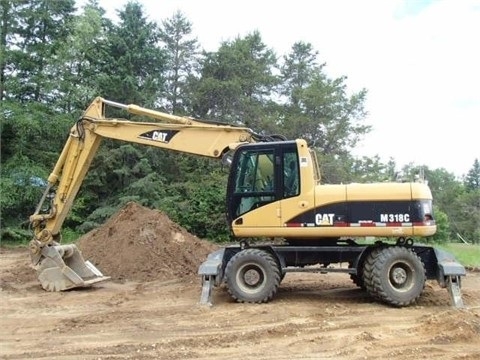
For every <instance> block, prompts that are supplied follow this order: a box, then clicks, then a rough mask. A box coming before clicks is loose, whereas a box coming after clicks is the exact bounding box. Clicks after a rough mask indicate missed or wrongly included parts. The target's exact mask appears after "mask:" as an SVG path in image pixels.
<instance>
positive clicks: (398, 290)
mask: <svg viewBox="0 0 480 360" xmlns="http://www.w3.org/2000/svg"><path fill="white" fill-rule="evenodd" d="M363 280H364V283H365V287H366V290H367V292H368V293H369V294H370V295H372V296H373V297H374V298H376V299H378V300H380V301H383V302H385V303H387V304H390V305H394V306H399V307H401V306H408V305H411V304H413V303H414V302H416V301H417V299H418V298H419V297H420V295H421V294H422V292H423V289H424V287H425V281H426V275H425V267H424V266H423V263H422V260H421V259H420V258H419V257H418V256H417V254H416V253H415V252H413V251H412V250H410V249H407V248H405V247H401V246H392V247H383V248H377V249H374V250H373V251H372V252H371V253H370V255H368V257H367V259H366V261H365V266H364V270H363Z"/></svg>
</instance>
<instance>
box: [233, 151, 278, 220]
mask: <svg viewBox="0 0 480 360" xmlns="http://www.w3.org/2000/svg"><path fill="white" fill-rule="evenodd" d="M276 148H277V147H276V146H275V145H274V144H272V145H269V144H259V145H245V146H242V147H241V148H239V149H238V150H237V152H236V154H235V157H234V160H233V163H232V168H231V172H230V177H229V183H228V187H227V218H228V220H229V223H230V224H231V223H232V221H235V225H240V226H241V227H245V228H252V227H255V228H260V227H272V226H279V225H280V217H279V215H280V208H279V206H280V203H279V202H278V201H277V200H279V199H280V194H279V190H278V189H279V188H280V182H279V178H278V170H277V167H278V166H277V165H276V164H277V163H278V156H276V152H277V150H276Z"/></svg>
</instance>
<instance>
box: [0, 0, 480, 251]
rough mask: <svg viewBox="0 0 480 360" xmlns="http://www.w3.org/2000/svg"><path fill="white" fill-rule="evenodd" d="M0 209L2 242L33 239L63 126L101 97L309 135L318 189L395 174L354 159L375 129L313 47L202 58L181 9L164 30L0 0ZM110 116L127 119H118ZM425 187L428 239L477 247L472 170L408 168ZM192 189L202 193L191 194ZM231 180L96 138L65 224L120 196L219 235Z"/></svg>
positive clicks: (86, 220) (136, 20)
mask: <svg viewBox="0 0 480 360" xmlns="http://www.w3.org/2000/svg"><path fill="white" fill-rule="evenodd" d="M0 6H1V7H0V17H1V37H0V42H1V44H0V45H1V56H0V96H1V103H2V106H1V112H0V117H1V118H0V132H1V149H0V150H1V169H0V175H1V178H0V191H1V197H0V209H1V215H0V220H1V236H2V239H8V240H14V241H17V240H18V241H23V240H25V239H28V238H29V236H30V235H29V232H28V228H27V224H28V216H29V215H30V214H32V213H33V211H34V209H35V206H36V203H37V202H38V200H39V199H40V196H41V193H42V192H43V186H44V184H45V180H44V179H46V178H47V177H48V174H49V172H50V171H51V169H52V168H53V166H54V164H55V162H56V160H57V157H58V155H59V153H60V151H61V149H62V147H63V145H64V141H65V140H66V137H67V135H68V132H69V129H70V127H71V126H72V124H73V123H74V122H75V120H76V119H78V117H79V116H80V115H81V114H82V112H83V111H84V110H85V109H86V107H87V106H88V104H89V103H90V102H91V101H92V100H93V99H94V98H95V97H96V96H102V97H104V98H106V99H109V100H113V101H117V102H121V103H125V104H137V105H141V106H143V107H147V108H153V109H158V110H160V111H164V112H169V113H173V114H176V115H187V116H192V117H195V118H199V119H204V120H216V121H222V122H227V123H231V124H244V125H246V126H248V127H250V128H252V129H253V130H255V131H256V132H260V133H264V134H282V135H284V136H286V137H287V138H290V139H295V138H304V139H306V140H307V141H308V143H309V144H310V146H312V147H313V148H314V149H315V151H316V152H317V154H318V157H319V160H320V164H321V172H322V181H323V182H324V183H340V182H341V183H348V182H369V181H388V180H393V179H394V178H395V176H396V175H397V173H398V169H397V166H396V163H395V160H394V159H390V160H389V161H388V162H386V163H385V162H382V161H381V160H380V157H379V156H375V157H372V158H368V157H363V158H358V157H354V156H352V154H351V150H352V149H353V148H354V147H355V146H356V144H357V143H358V142H359V141H360V140H363V139H364V138H365V137H366V136H367V135H368V133H369V131H370V130H371V127H370V126H369V125H368V124H367V123H366V117H367V110H366V108H365V102H366V98H367V95H368V92H367V90H366V89H361V90H359V91H356V92H351V91H349V90H348V89H347V84H346V79H347V78H346V76H341V77H338V78H332V77H330V76H328V75H327V73H326V64H325V63H324V62H322V60H321V57H320V55H319V52H318V51H317V50H315V49H314V48H313V46H312V45H311V44H310V43H306V42H304V41H302V40H301V39H299V41H297V42H295V43H294V44H292V46H291V48H290V51H289V52H288V53H287V54H277V53H276V52H275V51H274V50H273V49H272V48H270V47H269V46H268V45H267V44H265V43H264V41H263V39H262V36H261V34H260V33H259V32H258V31H252V32H251V33H249V34H248V35H246V36H244V37H240V36H239V37H236V38H234V39H230V40H226V41H223V42H222V43H220V44H219V47H218V49H217V50H216V51H205V50H203V49H202V47H201V44H200V43H199V42H198V40H197V39H196V37H195V34H194V33H193V32H192V23H191V22H190V21H189V20H188V19H187V18H186V17H185V15H184V14H183V13H182V12H180V11H177V12H176V13H174V14H173V15H171V16H170V17H165V20H163V21H161V23H156V22H154V21H151V20H150V19H149V18H148V16H147V15H146V13H145V10H144V8H143V7H142V5H141V4H139V3H138V2H135V1H130V2H128V3H127V4H126V5H125V6H124V7H123V8H120V9H119V10H117V13H118V18H119V20H118V22H116V23H114V22H112V20H110V19H109V18H107V17H106V13H105V10H104V9H103V8H102V7H101V6H100V5H99V2H98V1H97V0H90V1H88V2H87V3H86V4H85V5H84V6H83V7H82V8H81V9H77V8H76V4H75V1H74V0H63V1H56V0H17V1H9V0H0ZM108 115H109V116H115V117H122V118H128V119H132V120H135V119H136V118H137V117H136V116H132V115H128V114H125V113H122V112H119V111H114V110H112V111H110V113H108ZM400 170H401V171H402V173H403V174H405V176H406V178H407V179H413V177H414V176H415V175H417V174H418V173H420V172H423V173H424V174H425V176H426V178H427V179H428V180H429V185H430V187H431V189H432V192H433V196H434V202H435V214H436V219H437V224H438V232H437V234H436V235H435V236H434V239H435V240H437V241H449V240H453V239H457V236H458V235H460V236H461V237H462V238H463V239H467V240H468V241H472V242H477V243H478V242H480V164H479V162H478V159H477V160H475V162H474V164H472V168H471V170H470V171H469V172H468V173H467V174H466V175H465V176H464V177H463V178H462V179H457V178H456V177H455V175H454V174H452V173H450V172H448V171H447V170H446V169H443V168H440V169H429V168H428V166H425V165H415V164H410V165H407V166H405V167H403V169H400ZM199 184H201V186H199ZM225 186H226V173H225V172H224V171H222V169H221V167H220V166H219V164H218V163H217V162H215V161H213V160H209V159H204V158H198V157H192V156H189V155H186V154H177V153H172V152H169V151H164V150H159V149H156V148H149V147H145V146H139V145H135V144H128V143H121V142H120V143H119V142H114V141H104V142H103V144H102V146H101V148H100V150H99V152H98V153H97V155H96V157H95V159H94V161H93V164H92V166H91V169H90V171H89V172H88V174H87V177H86V179H85V181H84V183H83V185H82V187H81V190H80V192H79V194H78V196H77V199H76V200H75V203H74V206H73V209H72V211H71V213H70V215H69V217H68V218H67V220H66V222H65V225H64V227H65V231H66V232H73V233H76V234H78V233H83V232H86V231H89V230H91V229H93V228H95V227H97V226H99V225H100V224H102V223H103V222H104V221H105V220H106V219H107V218H108V217H109V216H111V215H112V214H113V213H114V212H116V211H117V210H118V209H119V208H120V207H122V206H123V205H124V204H126V203H127V202H129V201H136V202H138V203H140V204H142V205H144V206H147V207H152V208H157V209H160V210H163V211H165V212H166V213H167V214H168V216H169V217H170V218H172V219H173V220H174V221H176V222H178V223H179V224H180V225H182V226H183V227H185V228H186V229H187V230H188V231H190V232H192V233H193V234H195V235H197V236H199V237H201V238H208V239H211V240H215V241H224V240H227V239H228V237H229V234H228V232H227V227H226V222H225V217H224V207H225V204H224V201H225V200H224V194H225Z"/></svg>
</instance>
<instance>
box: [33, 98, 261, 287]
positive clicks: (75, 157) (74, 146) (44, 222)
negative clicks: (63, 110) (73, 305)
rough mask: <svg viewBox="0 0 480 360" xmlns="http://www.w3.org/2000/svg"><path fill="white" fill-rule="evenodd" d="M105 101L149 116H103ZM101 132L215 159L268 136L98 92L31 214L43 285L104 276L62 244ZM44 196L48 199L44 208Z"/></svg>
mask: <svg viewBox="0 0 480 360" xmlns="http://www.w3.org/2000/svg"><path fill="white" fill-rule="evenodd" d="M106 106H113V107H116V108H120V109H123V110H126V111H127V112H129V113H132V114H137V115H142V116H145V117H148V118H149V119H152V120H153V121H151V122H143V121H139V122H137V121H128V120H126V119H116V118H106V117H105V107H106ZM104 138H108V139H115V140H120V141H126V142H129V143H138V144H143V145H149V146H154V147H158V148H163V149H168V150H172V151H178V152H183V153H190V154H195V155H199V156H205V157H211V158H219V159H221V158H222V157H223V156H224V155H225V154H226V153H228V151H230V150H234V149H235V148H236V147H237V146H238V145H240V144H242V143H249V142H256V141H268V138H267V139H266V138H264V137H262V136H260V135H257V134H255V133H254V132H253V131H251V130H250V129H248V128H246V127H242V126H233V125H229V124H224V123H217V122H207V121H200V120H196V119H192V118H188V117H180V116H175V115H171V114H167V113H162V112H158V111H154V110H150V109H145V108H142V107H139V106H136V105H124V104H120V103H116V102H113V101H109V100H105V99H103V98H100V97H97V98H96V99H95V100H94V101H93V102H92V103H91V104H90V106H89V107H88V108H87V110H86V111H85V112H84V114H83V115H82V117H81V118H80V119H79V120H78V121H77V122H76V124H75V125H74V126H73V127H72V128H71V130H70V134H69V137H68V139H67V141H66V143H65V146H64V148H63V150H62V152H61V154H60V156H59V158H58V161H57V163H56V165H55V167H54V169H53V171H52V173H51V174H50V176H49V177H48V185H47V189H46V190H45V192H44V194H43V196H42V198H41V200H40V203H39V204H38V206H37V208H36V210H35V213H34V214H33V215H31V216H30V223H31V225H32V228H33V232H34V237H33V239H32V240H31V242H30V245H29V249H30V257H31V261H32V266H33V267H34V268H35V269H36V271H37V274H38V278H39V280H40V282H41V283H42V287H43V288H44V289H46V290H49V291H61V290H66V289H70V288H73V287H83V286H89V285H91V284H92V283H95V282H98V281H103V280H106V279H108V277H105V276H103V274H101V272H100V271H99V270H98V269H96V268H95V267H94V266H93V264H91V263H89V262H88V261H84V259H83V257H82V255H81V253H80V251H79V250H78V249H77V247H76V246H75V245H60V238H61V236H60V230H61V227H62V224H63V222H64V220H65V218H66V217H67V215H68V213H69V211H70V209H71V207H72V204H73V201H74V199H75V197H76V195H77V193H78V191H79V189H80V186H81V184H82V182H83V180H84V178H85V176H86V174H87V172H88V169H89V167H90V164H91V162H92V160H93V158H94V156H95V154H96V152H97V150H98V148H99V145H100V143H101V141H102V139H104ZM47 200H48V201H49V202H50V203H49V204H47V205H48V209H47V210H45V209H44V208H45V206H44V204H45V201H47Z"/></svg>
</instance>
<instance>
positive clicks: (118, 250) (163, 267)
mask: <svg viewBox="0 0 480 360" xmlns="http://www.w3.org/2000/svg"><path fill="white" fill-rule="evenodd" d="M77 246H78V248H79V249H80V250H81V251H82V254H83V257H84V258H85V260H90V261H91V262H92V263H93V264H95V266H97V267H98V269H99V270H100V271H102V272H103V274H104V275H106V276H110V277H111V278H112V279H113V280H120V281H123V280H132V281H140V282H141V281H152V280H161V281H165V280H172V279H184V280H192V279H193V278H197V279H198V275H197V272H198V267H199V265H200V264H201V263H202V262H203V261H204V260H205V259H206V257H207V255H208V254H209V253H210V252H212V251H214V250H216V249H217V248H218V247H217V246H216V245H214V244H212V243H210V242H208V241H206V240H201V239H199V238H197V237H196V236H194V235H192V234H190V233H189V232H188V231H187V230H185V229H184V228H182V227H181V226H179V225H178V224H176V223H174V222H173V221H172V220H170V219H169V217H168V216H167V215H166V214H165V213H163V212H160V211H158V210H152V209H148V208H146V207H143V206H141V205H139V204H137V203H134V202H130V203H128V204H127V205H126V206H125V207H124V208H122V209H121V210H120V211H119V212H117V213H116V214H115V215H113V216H112V217H111V218H110V219H109V220H108V221H107V222H106V223H105V224H104V225H102V226H101V227H99V228H97V229H95V230H92V231H91V232H89V233H87V234H85V235H84V236H82V237H81V238H80V239H79V240H78V242H77Z"/></svg>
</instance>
